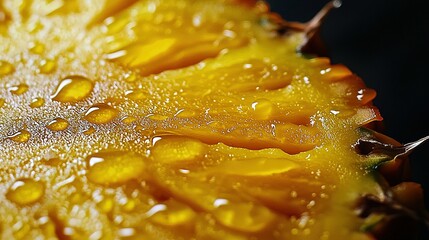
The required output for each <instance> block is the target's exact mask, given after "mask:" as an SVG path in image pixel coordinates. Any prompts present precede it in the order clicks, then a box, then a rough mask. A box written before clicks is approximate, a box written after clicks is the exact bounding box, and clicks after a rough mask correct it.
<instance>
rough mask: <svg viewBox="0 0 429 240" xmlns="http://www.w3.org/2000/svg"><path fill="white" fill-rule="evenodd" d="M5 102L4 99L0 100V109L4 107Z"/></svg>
mask: <svg viewBox="0 0 429 240" xmlns="http://www.w3.org/2000/svg"><path fill="white" fill-rule="evenodd" d="M5 102H6V100H5V99H4V98H0V108H1V107H3V106H4V103H5Z"/></svg>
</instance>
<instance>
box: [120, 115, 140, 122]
mask: <svg viewBox="0 0 429 240" xmlns="http://www.w3.org/2000/svg"><path fill="white" fill-rule="evenodd" d="M135 121H137V118H135V117H131V116H128V117H125V118H123V119H122V122H123V123H125V124H131V123H133V122H135Z"/></svg>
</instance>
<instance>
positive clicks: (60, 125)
mask: <svg viewBox="0 0 429 240" xmlns="http://www.w3.org/2000/svg"><path fill="white" fill-rule="evenodd" d="M68 126H69V122H68V121H67V120H65V119H63V118H55V119H54V120H52V121H51V122H49V123H48V125H47V126H46V127H47V128H48V129H49V130H51V131H63V130H65V129H66V128H67V127H68Z"/></svg>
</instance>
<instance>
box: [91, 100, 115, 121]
mask: <svg viewBox="0 0 429 240" xmlns="http://www.w3.org/2000/svg"><path fill="white" fill-rule="evenodd" d="M118 114H119V112H118V110H116V109H115V108H113V107H111V106H109V105H107V104H104V103H98V104H95V105H93V106H92V107H90V108H89V109H88V111H86V113H85V117H84V119H85V120H87V121H88V122H90V123H95V124H104V123H109V122H111V121H112V120H113V119H114V118H115V117H116V116H118Z"/></svg>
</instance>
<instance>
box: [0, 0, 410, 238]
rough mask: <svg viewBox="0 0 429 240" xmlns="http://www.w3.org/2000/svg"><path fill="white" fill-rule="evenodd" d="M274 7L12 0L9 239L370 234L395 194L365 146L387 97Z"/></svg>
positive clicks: (5, 185) (7, 54) (152, 0)
mask: <svg viewBox="0 0 429 240" xmlns="http://www.w3.org/2000/svg"><path fill="white" fill-rule="evenodd" d="M269 14H270V13H269V11H268V8H267V6H266V5H265V4H264V3H254V2H253V1H223V0H204V1H193V0H163V1H157V0H141V1H136V0H127V1H119V0H115V1H84V0H69V1H56V0H55V1H47V0H46V1H45V0H33V1H14V0H0V83H1V85H0V183H1V185H0V203H1V204H0V215H1V216H2V219H1V220H0V235H1V236H2V237H3V238H5V239H12V238H14V239H28V238H30V239H36V238H37V239H39V238H43V237H44V238H46V239H50V238H59V239H122V238H123V239H141V238H144V239H320V238H322V239H346V238H351V239H371V237H370V235H368V234H367V233H364V232H362V231H361V228H360V227H361V225H362V224H363V220H362V219H361V218H359V217H358V216H357V215H356V214H355V213H354V212H353V206H354V205H353V204H354V203H355V201H356V199H358V198H359V197H360V196H362V195H365V194H373V195H377V196H379V195H380V194H381V195H382V190H381V187H380V185H379V183H378V182H377V180H376V179H375V178H374V177H373V175H372V174H371V173H370V172H369V171H368V170H367V169H368V168H366V167H364V166H365V164H366V162H367V161H366V158H365V156H362V155H359V154H358V153H356V152H355V149H354V148H353V147H352V145H353V144H355V143H356V142H357V140H358V138H359V137H360V136H359V133H358V132H356V131H355V129H356V128H358V127H360V126H362V125H365V124H368V123H370V122H373V121H380V120H382V118H381V116H380V114H379V112H378V110H377V108H376V107H374V106H373V105H372V103H371V101H372V99H373V98H374V97H375V92H374V91H373V90H371V89H369V88H367V87H366V86H365V85H364V83H363V82H362V80H361V79H360V78H359V77H357V76H355V75H353V74H352V73H351V72H350V70H348V69H347V68H346V67H345V66H342V65H331V64H330V62H329V60H328V59H326V58H313V59H307V58H305V57H303V56H302V55H301V54H299V53H297V52H296V48H297V47H298V46H299V45H300V44H301V42H303V41H304V40H303V39H304V38H305V36H304V34H303V33H298V32H292V33H290V34H287V35H285V36H280V35H278V34H276V33H274V32H272V31H271V30H269V29H267V28H266V27H264V24H263V20H264V19H266V16H267V15H269ZM399 190H401V189H399ZM399 190H398V191H399Z"/></svg>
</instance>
